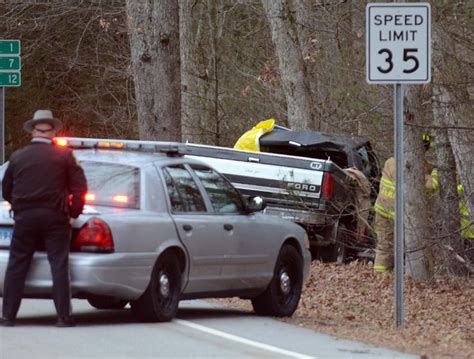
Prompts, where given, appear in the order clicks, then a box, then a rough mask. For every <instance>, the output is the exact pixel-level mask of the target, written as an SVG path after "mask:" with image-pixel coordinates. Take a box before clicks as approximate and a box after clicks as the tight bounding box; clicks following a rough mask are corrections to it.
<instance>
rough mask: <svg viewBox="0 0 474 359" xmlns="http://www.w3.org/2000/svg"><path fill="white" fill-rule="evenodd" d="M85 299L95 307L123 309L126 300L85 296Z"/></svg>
mask: <svg viewBox="0 0 474 359" xmlns="http://www.w3.org/2000/svg"><path fill="white" fill-rule="evenodd" d="M87 301H88V302H89V304H90V305H92V306H93V307H94V308H96V309H123V308H124V307H125V306H126V305H127V303H128V300H123V299H116V298H105V297H104V298H101V297H94V298H87Z"/></svg>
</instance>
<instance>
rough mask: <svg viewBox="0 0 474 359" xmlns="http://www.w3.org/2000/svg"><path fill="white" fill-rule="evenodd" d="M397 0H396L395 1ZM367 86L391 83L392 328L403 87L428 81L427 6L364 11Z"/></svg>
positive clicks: (399, 270)
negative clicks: (392, 165)
mask: <svg viewBox="0 0 474 359" xmlns="http://www.w3.org/2000/svg"><path fill="white" fill-rule="evenodd" d="M395 1H396V0H395ZM366 64H367V82H368V83H370V84H394V86H393V89H394V96H393V98H394V101H393V102H394V103H393V109H394V111H393V127H394V132H395V141H394V142H395V145H394V155H395V221H394V257H395V263H394V264H395V283H394V287H395V298H394V300H395V324H396V326H397V327H401V326H402V325H403V273H404V253H405V249H404V244H405V238H404V237H405V236H404V225H403V219H404V198H403V188H404V182H403V163H404V159H403V112H404V111H403V86H404V85H403V84H404V83H405V84H420V83H428V82H430V80H431V6H430V4H428V3H409V4H406V3H388V4H382V3H373V4H368V5H367V8H366Z"/></svg>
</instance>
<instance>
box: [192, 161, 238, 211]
mask: <svg viewBox="0 0 474 359" xmlns="http://www.w3.org/2000/svg"><path fill="white" fill-rule="evenodd" d="M193 170H194V172H195V173H196V175H197V176H198V178H199V179H200V180H201V183H202V185H203V187H204V188H205V189H206V191H207V193H208V195H209V199H210V200H211V203H212V207H213V208H214V211H215V212H217V213H235V212H241V211H242V209H243V203H242V198H241V197H240V195H239V193H238V192H237V190H236V189H235V188H234V187H233V186H232V185H231V184H230V183H229V181H228V180H227V179H225V178H224V177H223V176H222V175H221V174H219V173H217V172H216V171H214V170H212V169H210V168H207V167H194V166H193Z"/></svg>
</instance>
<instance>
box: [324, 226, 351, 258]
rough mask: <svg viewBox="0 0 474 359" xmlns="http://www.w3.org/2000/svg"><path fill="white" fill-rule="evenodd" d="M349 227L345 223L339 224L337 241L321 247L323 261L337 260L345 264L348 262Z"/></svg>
mask: <svg viewBox="0 0 474 359" xmlns="http://www.w3.org/2000/svg"><path fill="white" fill-rule="evenodd" d="M346 244H347V228H346V226H345V224H344V223H339V224H338V226H337V234H336V242H335V243H333V244H330V245H328V246H325V247H321V248H319V258H320V259H321V260H322V261H323V262H336V263H337V264H343V263H346V262H347V258H348V251H347V247H346Z"/></svg>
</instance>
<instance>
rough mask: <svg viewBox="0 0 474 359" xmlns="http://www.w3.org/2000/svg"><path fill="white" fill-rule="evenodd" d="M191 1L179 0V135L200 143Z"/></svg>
mask: <svg viewBox="0 0 474 359" xmlns="http://www.w3.org/2000/svg"><path fill="white" fill-rule="evenodd" d="M193 2H194V1H192V0H179V43H180V50H181V51H180V56H181V126H182V128H181V133H182V138H183V141H190V142H198V143H199V142H200V141H199V139H198V137H199V136H197V128H196V127H199V126H195V125H196V124H195V123H194V121H198V120H199V117H196V116H193V95H192V94H193V90H192V89H193V88H194V86H195V80H194V79H193V76H192V61H193V55H192V53H193V46H194V43H193V30H192V17H191V14H192V4H193ZM198 125H199V124H198Z"/></svg>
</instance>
